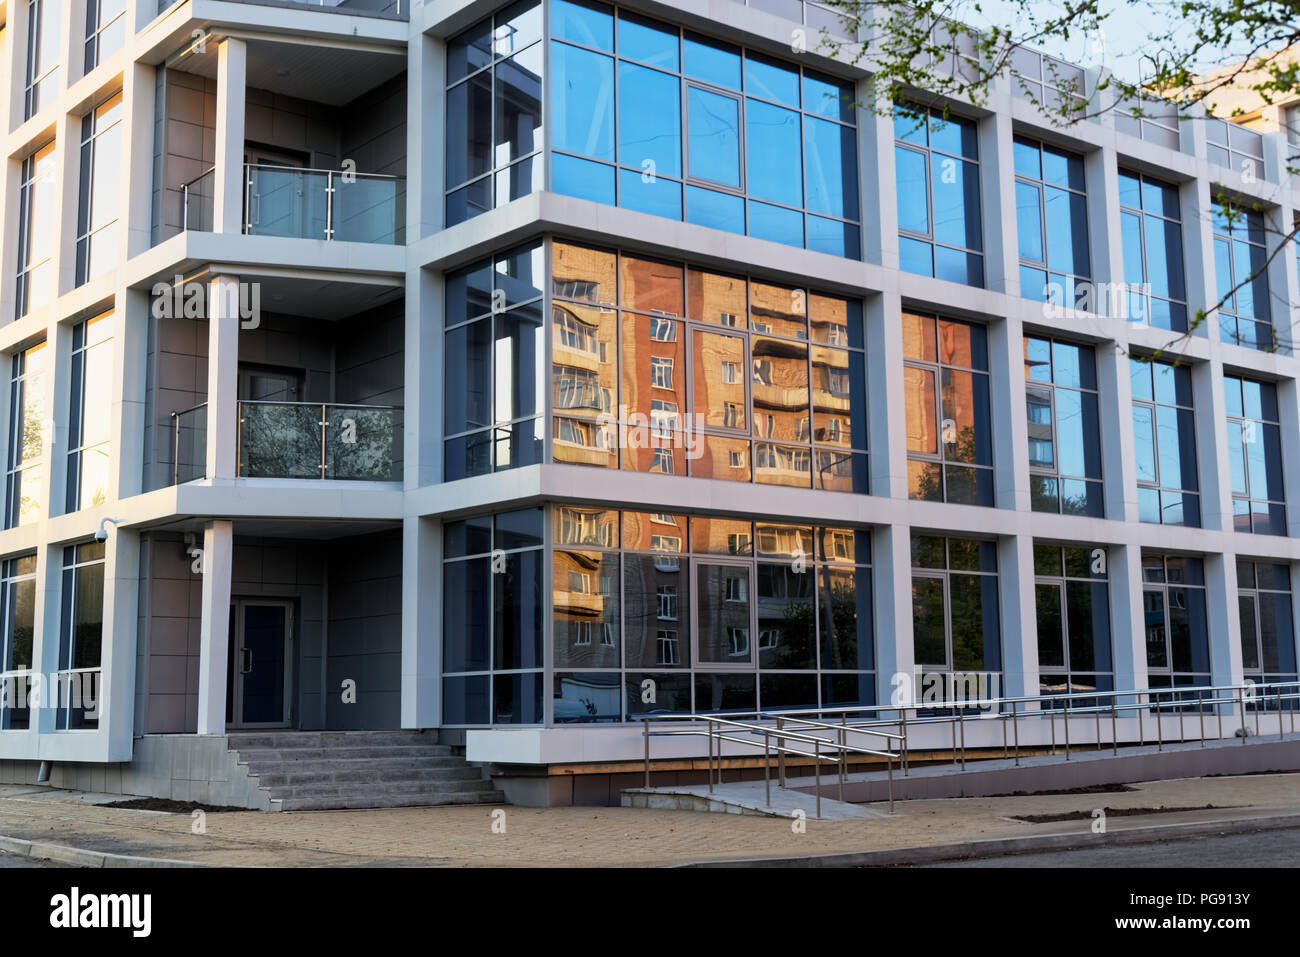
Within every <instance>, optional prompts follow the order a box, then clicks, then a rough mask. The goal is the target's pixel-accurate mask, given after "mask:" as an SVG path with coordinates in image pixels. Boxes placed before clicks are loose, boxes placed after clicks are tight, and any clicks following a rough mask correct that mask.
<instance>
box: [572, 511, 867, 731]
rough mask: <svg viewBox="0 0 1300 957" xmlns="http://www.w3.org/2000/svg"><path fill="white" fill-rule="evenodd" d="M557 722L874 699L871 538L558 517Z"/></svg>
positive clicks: (718, 520) (719, 522)
mask: <svg viewBox="0 0 1300 957" xmlns="http://www.w3.org/2000/svg"><path fill="white" fill-rule="evenodd" d="M552 519H553V536H554V537H553V548H552V550H551V563H552V582H553V584H552V601H551V610H552V615H553V617H552V627H553V634H554V666H555V674H554V678H553V680H554V684H553V692H554V693H553V702H554V704H553V707H554V719H555V722H556V723H557V724H571V723H586V722H601V721H620V720H622V721H632V720H635V719H637V718H639V717H642V716H645V715H650V714H670V713H690V712H691V711H692V710H694V711H695V712H701V713H702V712H714V711H756V710H760V709H763V710H766V709H778V708H815V707H819V706H821V707H829V706H832V705H840V706H844V707H850V706H855V705H865V704H872V703H874V701H875V677H874V668H875V665H874V658H873V645H872V622H871V570H870V567H869V564H870V548H871V546H870V537H869V535H868V534H867V533H866V532H865V531H863V530H858V529H851V528H824V527H820V526H817V527H814V526H807V525H788V524H784V523H772V522H757V523H755V522H751V521H748V520H743V519H735V518H722V517H716V516H710V515H684V514H671V513H652V512H629V511H624V512H619V511H616V510H602V509H599V508H586V507H579V506H569V505H560V506H556V507H554V508H553V509H552Z"/></svg>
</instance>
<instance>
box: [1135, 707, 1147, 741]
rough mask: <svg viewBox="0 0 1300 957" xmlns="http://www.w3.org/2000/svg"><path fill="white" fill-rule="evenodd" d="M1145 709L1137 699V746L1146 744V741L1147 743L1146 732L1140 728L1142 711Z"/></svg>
mask: <svg viewBox="0 0 1300 957" xmlns="http://www.w3.org/2000/svg"><path fill="white" fill-rule="evenodd" d="M1145 710H1146V708H1145V707H1143V705H1142V702H1140V701H1139V702H1138V705H1137V713H1138V746H1139V747H1145V746H1146V743H1147V736H1146V732H1145V731H1143V729H1142V712H1143V711H1145Z"/></svg>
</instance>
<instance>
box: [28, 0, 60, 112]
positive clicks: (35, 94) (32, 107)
mask: <svg viewBox="0 0 1300 957" xmlns="http://www.w3.org/2000/svg"><path fill="white" fill-rule="evenodd" d="M62 13H63V0H27V74H26V76H27V82H26V87H25V89H26V93H25V95H24V97H23V101H24V111H23V118H24V119H31V118H32V117H33V116H35V115H36V113H37V111H38V110H40V109H42V108H43V107H45V106H47V105H48V104H49V103H50V101H51V100H53V99H54V96H55V95H56V94H57V93H58V90H59V44H60V41H61V40H62V39H63V38H62V36H61V31H60V18H61V16H62Z"/></svg>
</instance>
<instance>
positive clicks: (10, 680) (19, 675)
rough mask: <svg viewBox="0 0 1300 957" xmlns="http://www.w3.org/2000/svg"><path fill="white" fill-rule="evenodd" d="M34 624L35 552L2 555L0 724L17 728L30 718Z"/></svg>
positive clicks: (11, 728)
mask: <svg viewBox="0 0 1300 957" xmlns="http://www.w3.org/2000/svg"><path fill="white" fill-rule="evenodd" d="M35 626H36V556H35V555H24V556H22V557H20V558H10V559H6V560H5V562H4V565H3V567H2V569H0V640H2V644H0V655H2V656H3V657H2V658H0V681H3V682H4V684H3V688H2V691H3V699H0V700H3V710H0V728H3V729H4V730H6V731H8V730H18V729H22V728H27V727H29V726H30V722H31V709H30V707H28V705H27V691H28V676H29V675H30V673H31V668H32V639H33V637H34V635H35Z"/></svg>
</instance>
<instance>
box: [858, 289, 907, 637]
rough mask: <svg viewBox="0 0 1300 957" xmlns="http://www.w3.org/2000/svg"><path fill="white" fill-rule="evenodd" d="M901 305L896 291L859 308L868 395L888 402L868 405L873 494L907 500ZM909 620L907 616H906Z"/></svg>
mask: <svg viewBox="0 0 1300 957" xmlns="http://www.w3.org/2000/svg"><path fill="white" fill-rule="evenodd" d="M902 316H903V304H902V299H901V298H900V297H899V295H898V293H896V292H883V293H880V294H878V295H875V296H871V297H869V298H868V299H867V300H866V302H865V303H864V304H863V322H864V325H865V326H866V328H865V330H864V333H865V336H866V341H867V342H868V343H870V348H868V349H867V393H868V395H872V396H887V397H888V400H887V401H883V402H881V401H875V402H868V403H867V448H868V450H869V458H868V461H869V462H870V470H871V494H872V495H877V496H880V497H881V498H893V499H899V500H901V501H907V410H906V409H905V408H904V405H903V402H902V399H901V397H902V395H903V319H902ZM909 618H910V616H909Z"/></svg>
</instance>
